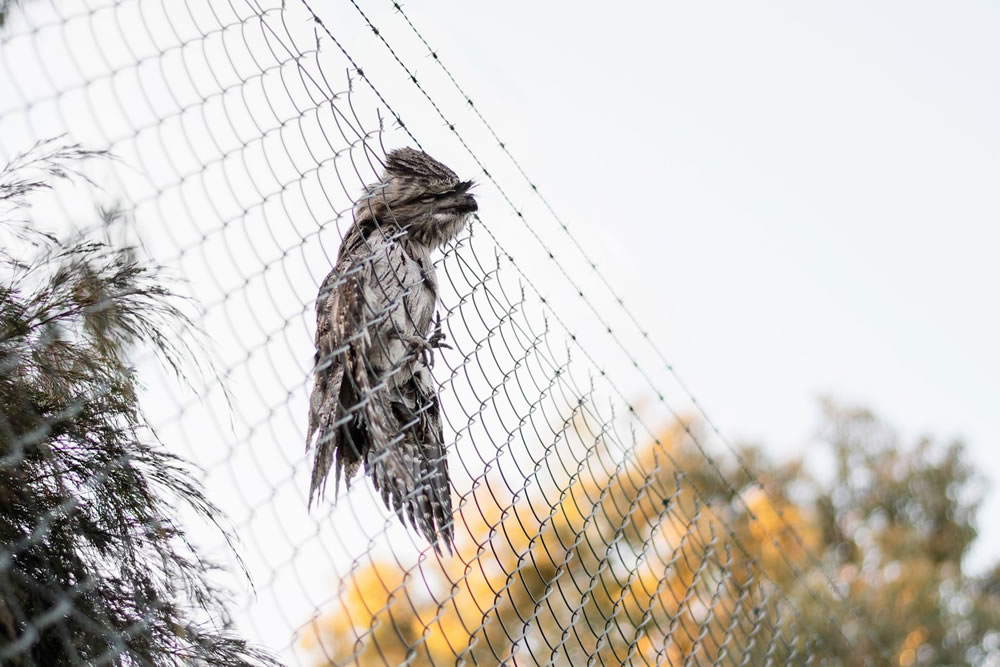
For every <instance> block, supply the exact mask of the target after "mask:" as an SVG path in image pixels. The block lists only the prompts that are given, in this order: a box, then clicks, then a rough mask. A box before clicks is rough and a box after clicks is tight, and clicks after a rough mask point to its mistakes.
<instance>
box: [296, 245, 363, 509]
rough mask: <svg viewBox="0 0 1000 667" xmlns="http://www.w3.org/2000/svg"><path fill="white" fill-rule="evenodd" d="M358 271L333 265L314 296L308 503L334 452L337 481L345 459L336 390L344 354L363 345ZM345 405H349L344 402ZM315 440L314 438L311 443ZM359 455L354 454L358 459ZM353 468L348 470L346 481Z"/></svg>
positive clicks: (350, 266)
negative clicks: (310, 463) (314, 320)
mask: <svg viewBox="0 0 1000 667" xmlns="http://www.w3.org/2000/svg"><path fill="white" fill-rule="evenodd" d="M362 289H363V288H362V284H361V276H360V272H359V271H357V270H356V268H355V267H354V266H353V263H351V262H345V263H339V262H338V265H337V267H335V268H334V270H333V271H331V272H330V274H329V275H328V276H327V277H326V279H325V280H324V281H323V285H322V286H321V287H320V291H319V296H318V297H317V299H316V366H315V370H314V375H315V380H314V383H313V391H312V396H311V397H310V401H309V427H308V430H307V432H306V449H307V450H308V449H309V448H310V447H311V446H312V445H313V444H315V446H316V453H315V457H314V461H313V471H312V482H311V485H310V489H309V503H310V504H312V499H313V496H314V495H315V494H316V492H317V491H318V492H319V494H320V495H321V496H322V494H323V492H324V490H325V487H326V479H327V477H328V476H329V474H330V467H331V466H332V465H333V463H334V457H335V454H336V455H337V480H336V482H335V487H336V486H338V485H339V481H340V475H341V472H342V469H343V468H344V465H345V461H344V456H343V455H342V454H343V453H342V452H338V450H339V449H340V448H341V447H343V446H345V445H346V443H341V442H340V433H339V428H338V427H339V425H340V424H338V419H341V418H342V417H343V412H344V411H343V409H342V407H341V394H342V389H344V387H343V384H344V376H345V373H346V371H347V366H348V360H349V352H351V351H352V348H355V347H357V348H362V349H363V348H364V347H365V346H366V343H367V340H366V338H367V330H366V327H365V326H364V316H365V309H364V307H363V295H362ZM348 407H349V406H348ZM314 441H315V442H314ZM358 458H360V456H359V457H358ZM352 473H353V471H351V470H348V479H349V478H350V475H351V474H352Z"/></svg>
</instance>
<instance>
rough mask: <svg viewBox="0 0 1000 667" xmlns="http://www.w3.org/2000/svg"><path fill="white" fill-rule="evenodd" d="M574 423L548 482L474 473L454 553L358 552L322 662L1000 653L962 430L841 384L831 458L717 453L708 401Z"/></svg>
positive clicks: (952, 657)
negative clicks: (814, 470) (927, 426)
mask: <svg viewBox="0 0 1000 667" xmlns="http://www.w3.org/2000/svg"><path fill="white" fill-rule="evenodd" d="M573 432H574V433H575V436H576V438H575V439H568V440H567V441H566V442H563V443H562V444H561V446H560V448H558V449H550V450H548V453H549V454H550V455H551V456H553V457H557V458H559V460H561V461H572V465H569V466H563V468H562V470H564V471H565V472H564V474H563V475H562V476H560V475H556V474H550V475H549V476H548V482H549V483H548V484H547V485H546V484H543V483H541V482H539V483H537V484H533V485H531V486H530V487H529V488H530V489H531V491H529V492H526V491H521V492H519V493H518V494H507V495H506V496H498V494H497V489H498V488H507V487H506V486H505V485H503V484H502V483H500V481H499V480H497V479H489V478H487V479H484V480H483V482H484V483H482V484H479V485H478V486H477V488H475V489H474V490H473V492H472V493H471V494H470V496H469V498H468V499H467V502H465V503H463V510H462V512H461V514H460V516H459V518H458V520H459V522H460V524H463V525H464V527H465V528H466V529H465V530H460V531H459V534H460V537H459V538H458V543H457V545H456V546H457V553H456V555H455V556H454V557H447V558H440V559H438V558H436V557H428V558H426V559H424V560H422V561H420V562H418V563H416V564H414V565H412V566H406V565H401V564H399V563H396V562H389V561H378V560H373V561H370V562H368V563H366V564H364V565H363V566H361V567H359V568H357V569H356V570H354V571H353V573H352V574H351V575H350V576H349V577H348V578H347V580H345V582H343V583H344V584H345V585H344V587H343V588H342V590H343V591H344V592H343V594H342V595H341V596H340V598H339V600H338V602H337V604H336V606H335V608H334V609H333V610H332V611H331V612H330V613H328V614H327V615H325V616H322V617H320V618H319V619H317V620H316V621H315V622H314V623H313V626H312V627H313V632H312V633H311V634H310V635H309V636H308V637H307V638H306V640H305V641H306V642H307V645H308V646H309V647H310V649H311V651H312V653H313V655H314V656H315V657H316V664H317V665H334V664H337V665H339V664H362V665H382V664H400V663H403V662H407V661H409V664H416V665H438V664H441V665H444V664H455V663H456V662H465V663H469V664H498V663H502V662H510V663H517V664H521V663H523V664H536V663H537V664H545V663H550V662H552V663H555V664H569V663H572V662H574V661H581V664H583V663H586V662H587V661H588V660H594V659H596V660H597V661H598V662H602V663H604V664H632V663H635V664H675V665H676V664H684V663H685V661H694V662H696V663H699V664H702V663H712V662H713V661H718V662H721V663H724V664H729V663H730V662H731V663H733V664H740V663H741V661H746V664H762V663H764V662H766V661H767V660H768V659H770V660H772V661H773V662H774V663H775V664H788V663H793V664H794V663H799V662H804V661H805V660H806V658H807V657H808V656H809V655H813V656H814V657H825V658H831V659H836V660H838V661H839V662H841V663H842V664H849V665H854V664H856V665H864V664H885V663H887V662H891V663H893V664H902V665H908V664H963V663H979V662H981V661H982V660H985V659H986V658H987V657H992V658H993V659H996V658H997V657H1000V653H998V644H1000V635H998V634H997V633H996V631H995V630H994V628H997V627H1000V581H998V577H997V572H996V571H994V573H993V574H992V575H991V576H990V575H987V576H985V577H980V578H973V577H970V576H969V575H968V574H967V573H965V572H964V571H963V569H962V559H963V556H964V555H965V553H966V552H967V550H968V547H969V546H970V545H971V543H972V541H973V539H974V537H975V531H974V529H973V527H972V518H973V513H974V510H975V507H976V505H977V502H978V498H977V497H976V496H975V494H974V487H975V482H976V480H975V477H974V475H973V474H972V471H971V469H970V468H969V466H968V465H967V464H966V463H965V462H964V459H963V456H962V450H961V447H960V446H958V445H952V446H949V447H940V446H937V445H935V444H933V443H932V442H930V441H924V442H921V443H918V444H917V445H916V446H914V447H903V446H901V445H900V444H899V443H898V442H897V440H896V436H895V434H894V433H893V432H892V431H891V430H890V429H888V427H886V426H885V425H884V424H883V423H882V422H880V421H878V420H877V419H876V418H874V417H873V416H872V415H870V414H869V413H867V412H864V411H847V410H840V409H837V408H835V407H832V406H828V407H827V410H826V413H825V426H824V435H825V440H826V443H827V445H828V448H829V449H828V451H829V453H831V454H832V456H833V459H834V460H835V461H836V466H835V470H834V471H833V473H832V475H829V477H832V478H831V479H823V480H817V479H814V478H813V477H811V476H810V475H809V474H807V472H806V469H805V466H804V464H803V463H802V462H801V461H798V460H793V461H789V462H786V463H783V464H781V465H775V464H773V463H771V462H769V461H767V460H766V459H765V458H764V457H763V456H762V455H761V454H760V452H759V450H757V449H753V448H749V447H744V448H741V449H740V451H739V458H738V459H737V458H736V457H733V456H728V457H726V460H727V462H728V463H726V464H721V463H715V462H710V460H709V459H708V458H707V457H706V454H705V453H704V452H703V451H702V450H701V449H700V445H699V442H700V441H701V440H702V438H700V437H697V436H698V433H699V429H698V425H697V424H696V423H678V424H674V425H671V426H669V427H668V428H666V429H664V431H663V432H662V433H660V434H659V435H658V436H657V437H655V438H650V439H649V440H648V441H645V442H642V443H641V444H639V445H637V446H635V447H624V446H620V445H616V444H615V443H612V442H609V441H606V440H605V436H602V435H599V434H594V433H593V432H592V431H591V430H590V429H587V428H586V425H585V424H583V423H578V424H575V428H574V429H573ZM570 440H572V442H571V441H570ZM573 451H576V452H577V455H576V456H575V457H573V458H570V457H568V456H566V454H567V453H569V452H573ZM574 466H575V469H574ZM749 470H753V471H754V473H755V474H753V475H752V476H751V475H750V474H748V471H749ZM536 477H537V476H536Z"/></svg>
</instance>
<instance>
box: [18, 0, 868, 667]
mask: <svg viewBox="0 0 1000 667" xmlns="http://www.w3.org/2000/svg"><path fill="white" fill-rule="evenodd" d="M368 4H371V5H372V6H371V7H369V6H367V5H368ZM6 12H7V15H6V16H5V23H4V26H3V28H2V32H0V63H2V67H0V160H2V161H3V162H4V163H7V162H10V161H11V160H13V159H14V158H15V157H16V156H17V155H19V154H21V153H23V152H24V151H27V150H29V149H30V148H31V147H32V146H33V145H35V144H36V142H38V141H43V140H46V139H49V138H53V137H62V139H61V141H64V142H65V143H67V144H79V145H80V146H82V147H83V148H86V149H92V150H108V151H110V153H111V154H113V156H114V157H113V159H111V160H96V161H91V162H90V163H88V166H87V172H86V173H87V176H88V177H89V178H90V179H91V180H92V181H93V182H94V183H95V184H97V185H98V186H99V190H97V191H96V193H97V194H96V195H95V191H94V190H91V189H88V190H87V192H86V193H81V189H80V188H76V189H65V188H59V189H58V190H57V194H58V195H59V196H58V197H57V198H55V199H53V200H51V201H49V202H47V203H46V202H42V203H39V204H38V205H37V206H36V208H35V209H34V211H35V212H34V214H33V216H32V217H33V220H35V221H38V222H40V223H43V222H45V221H46V220H54V219H56V216H57V215H59V216H61V218H64V219H65V218H68V219H73V220H80V221H81V223H82V224H83V226H84V227H88V225H87V224H86V219H81V218H85V216H83V215H81V214H80V212H81V211H86V210H87V208H86V206H84V204H87V205H89V203H88V202H89V201H90V199H88V198H89V197H93V196H97V197H98V198H103V199H106V200H117V201H119V202H120V203H121V206H122V208H123V209H125V210H127V211H128V212H129V215H127V216H105V218H104V220H103V222H102V223H101V224H99V225H97V226H93V225H90V226H89V227H88V228H89V231H90V232H91V233H96V234H100V235H103V236H106V237H109V238H112V239H114V240H116V242H117V241H118V240H124V241H127V242H130V243H138V244H139V245H141V247H142V254H143V255H144V256H148V257H149V258H151V259H152V260H153V261H155V262H156V263H158V264H160V265H162V266H164V267H166V269H167V271H168V273H170V274H172V275H174V276H177V277H180V278H182V279H183V283H181V284H180V285H179V287H178V289H179V290H181V291H184V292H186V296H189V297H191V303H192V304H194V305H195V306H196V308H197V316H196V318H195V319H196V324H197V326H198V328H199V329H200V330H201V331H203V332H204V333H205V334H207V339H208V340H209V341H210V347H211V349H210V350H209V357H210V358H211V359H212V360H213V363H214V367H215V368H216V369H217V372H206V373H203V374H201V375H198V374H195V376H194V377H195V380H194V381H193V385H194V387H193V389H194V391H190V390H188V389H185V388H183V387H181V386H179V385H178V383H177V382H176V381H175V380H174V379H173V378H172V376H170V375H169V374H167V373H163V372H162V371H161V370H160V365H159V364H157V363H156V361H155V359H154V358H152V357H151V356H150V357H142V358H140V359H138V360H137V362H136V363H137V367H138V374H139V376H140V378H142V382H143V384H145V385H146V387H147V388H146V391H145V393H144V394H143V398H142V401H143V403H142V405H143V409H144V412H145V413H146V415H147V417H148V420H149V422H150V424H152V426H153V427H154V430H155V433H156V436H157V438H158V439H159V440H160V441H161V442H162V443H163V444H164V446H165V447H166V448H167V449H168V450H170V451H173V452H176V453H177V454H179V455H181V456H182V457H184V458H186V459H190V460H192V461H194V462H195V463H197V464H198V466H200V468H201V469H202V470H204V476H203V480H202V481H203V482H204V484H205V488H206V495H207V497H208V498H210V499H211V500H213V501H214V502H215V503H217V504H218V505H219V506H220V507H221V508H222V510H224V511H225V513H226V514H228V516H229V517H230V520H231V521H232V523H233V525H234V526H235V532H236V534H237V537H238V538H239V542H238V544H237V546H236V551H237V552H238V553H239V554H240V555H241V556H242V559H243V563H244V564H245V567H246V569H247V571H248V572H249V574H250V575H251V577H252V579H253V581H254V584H255V586H254V589H253V590H252V591H246V592H245V593H244V594H243V595H240V596H239V598H238V600H237V601H236V604H235V605H234V609H235V618H234V626H233V627H234V629H235V630H234V631H235V632H237V633H238V634H239V635H240V636H243V637H246V638H247V639H249V640H250V641H251V642H253V643H254V644H256V645H259V646H263V647H265V648H267V649H269V650H271V651H274V652H275V653H277V654H279V655H280V656H281V657H282V659H284V660H286V661H288V662H290V663H297V664H353V663H361V664H382V663H386V664H397V663H404V662H406V663H411V664H452V663H466V664H467V663H474V664H497V663H501V662H509V663H517V664H569V663H570V662H571V661H581V664H582V661H587V664H596V663H600V664H633V663H643V664H734V665H742V664H798V663H808V662H828V661H829V660H833V661H834V662H836V661H837V658H835V657H834V656H838V655H844V653H843V652H842V651H843V647H845V646H854V645H861V644H865V645H869V646H871V647H875V651H876V652H878V651H880V650H881V649H880V638H879V637H877V636H872V634H871V633H870V632H869V630H868V628H867V627H866V626H865V624H864V623H863V622H861V621H859V620H858V619H857V618H856V617H855V615H854V614H853V612H852V609H851V606H850V603H849V601H848V600H847V599H846V598H847V595H846V591H845V590H844V589H843V587H842V586H841V585H839V583H838V581H836V580H835V579H834V578H833V577H832V576H831V575H830V574H829V573H828V568H827V567H826V564H824V563H823V562H821V561H820V558H819V556H817V555H816V554H814V553H813V550H812V545H811V543H812V541H813V538H812V536H811V535H810V534H809V533H808V531H803V530H801V529H800V526H799V525H798V524H797V522H796V517H795V516H794V515H793V514H791V513H790V512H788V511H786V507H787V504H786V503H785V502H784V499H781V498H777V497H775V496H774V495H773V494H772V493H771V492H770V490H769V488H768V485H767V484H766V482H764V481H762V480H760V479H758V477H757V475H756V474H755V472H754V470H753V469H752V467H751V464H750V462H748V461H746V460H745V458H744V457H743V455H742V454H741V451H740V450H738V449H737V448H735V447H733V446H731V445H730V444H729V443H728V442H727V441H726V440H725V438H723V437H722V436H721V435H720V434H719V432H718V430H717V429H715V428H714V427H713V426H712V424H711V421H710V420H709V419H708V417H707V415H704V414H702V413H701V411H700V408H699V406H698V404H697V402H696V401H695V400H694V399H693V398H692V397H691V396H690V394H689V392H688V391H687V389H686V388H685V386H684V385H683V383H682V382H681V381H680V379H679V378H678V377H677V376H676V375H675V374H674V373H673V370H672V368H671V366H670V364H669V362H668V360H667V359H666V358H665V357H664V355H663V354H662V352H661V351H660V350H659V349H658V348H657V347H656V345H655V343H654V341H653V340H652V339H651V338H650V336H649V335H648V334H647V333H646V332H644V331H643V330H642V328H641V326H640V324H639V322H638V320H637V319H636V318H635V317H634V315H633V313H632V312H631V311H630V310H629V308H628V305H627V303H626V302H625V301H624V300H623V299H622V298H620V296H619V295H618V294H617V293H616V292H615V291H614V288H613V287H612V286H611V285H610V284H609V283H608V281H607V280H606V279H605V277H604V275H603V274H602V273H601V271H600V270H599V268H598V267H597V266H596V265H595V264H594V262H592V261H591V259H590V257H589V256H588V255H587V254H586V251H585V249H584V245H585V244H582V243H580V242H578V239H577V238H576V237H575V236H574V233H573V226H572V224H571V223H570V222H568V221H563V220H561V219H560V218H559V217H558V216H557V214H556V212H555V211H554V210H553V208H552V206H550V205H549V203H548V202H547V201H546V200H545V198H544V197H543V196H542V194H541V192H540V190H539V188H538V187H536V184H535V183H534V182H533V181H532V180H531V179H530V177H529V176H528V175H527V174H526V173H525V171H524V169H523V168H522V166H521V165H520V164H519V163H518V162H517V160H516V159H515V155H514V153H513V151H512V149H509V148H508V146H507V144H506V143H505V142H504V140H503V139H501V137H500V136H498V134H497V131H495V130H494V125H491V124H490V122H489V121H488V120H487V118H485V117H484V116H483V114H481V112H480V109H479V107H478V106H477V104H476V103H475V100H473V99H472V98H471V97H470V96H469V95H468V94H467V93H466V92H465V89H463V88H462V87H461V86H460V84H459V83H458V82H457V80H456V77H455V76H453V74H452V70H450V69H449V64H448V63H447V62H446V61H445V59H444V58H443V56H440V55H439V54H438V53H437V52H436V51H435V49H434V46H433V45H432V44H430V43H429V42H428V40H427V39H426V38H425V37H424V35H423V34H422V33H421V32H420V30H419V29H418V27H417V26H415V24H414V22H413V21H411V19H410V17H409V16H408V15H407V13H406V9H405V8H404V7H402V6H401V5H399V4H397V3H392V2H384V3H379V2H373V3H366V4H365V6H364V7H362V6H361V5H359V4H358V3H355V2H353V0H350V1H349V2H339V1H338V2H313V3H307V2H304V1H302V0H288V1H287V2H277V1H274V2H265V3H262V2H257V1H255V0H226V1H218V2H216V1H214V0H213V1H210V2H191V1H186V2H167V1H166V0H79V1H76V2H70V1H66V2H62V1H59V2H52V1H50V0H25V2H24V3H22V4H18V5H15V6H10V7H8V8H7V9H6ZM402 145H411V146H417V147H420V148H421V149H423V150H426V151H427V152H428V153H430V154H431V155H433V156H434V157H435V158H438V159H439V160H441V161H442V162H443V163H445V164H447V165H449V166H450V167H451V168H452V169H454V170H455V171H456V172H457V173H458V175H459V177H461V178H472V179H475V180H476V181H477V182H478V186H477V189H476V191H475V192H476V196H477V198H478V201H479V214H478V216H477V217H475V218H474V219H473V220H472V221H471V222H470V223H469V224H468V225H467V226H466V227H465V229H464V230H463V231H462V232H461V233H460V234H459V236H458V237H457V239H455V240H454V241H452V242H450V243H449V244H448V245H447V246H446V247H445V249H444V252H443V253H439V254H437V255H435V263H436V275H437V282H438V292H439V304H440V305H439V307H438V310H439V311H440V314H441V321H442V326H443V331H444V333H445V334H446V336H447V339H446V340H447V342H448V344H449V345H450V346H451V349H440V350H437V351H436V352H435V357H436V363H435V365H434V367H433V377H434V380H435V385H436V386H435V390H436V391H437V392H438V393H439V395H440V401H441V411H442V422H443V432H444V442H445V444H446V446H447V458H448V467H449V469H450V478H451V494H452V502H453V506H454V523H455V545H454V546H455V553H454V555H447V553H445V554H444V555H442V554H438V553H436V552H435V551H434V549H433V548H431V546H429V545H428V544H427V543H426V541H424V540H423V539H422V538H421V537H419V536H418V535H417V533H416V532H415V531H412V530H408V529H407V528H406V527H405V526H404V525H403V523H402V522H401V521H399V520H398V519H397V517H396V515H395V514H394V513H393V512H391V511H390V510H387V509H386V508H385V506H384V505H383V504H382V502H381V499H380V498H379V497H378V493H377V492H376V491H375V490H373V488H372V486H371V485H370V483H369V482H368V481H367V480H363V479H362V478H361V477H359V478H357V479H356V480H355V483H354V484H353V485H352V487H351V490H350V492H349V493H344V492H343V490H342V489H341V493H340V497H339V498H338V499H337V500H336V502H335V503H334V502H332V498H329V496H332V495H333V494H332V493H330V494H328V499H327V500H326V501H322V502H320V503H319V504H318V505H317V504H316V503H314V504H313V506H312V509H311V510H307V507H306V499H307V495H308V491H309V475H310V468H311V463H312V458H311V454H310V455H307V454H306V453H305V441H306V425H307V414H308V411H309V399H308V393H309V390H310V387H311V373H312V370H313V352H314V349H315V345H314V333H315V326H316V319H315V310H314V308H315V301H316V295H317V293H318V292H319V288H320V284H321V282H322V281H323V279H324V277H325V276H326V275H327V273H328V272H329V271H330V269H331V266H332V265H333V264H334V262H335V261H336V257H337V250H338V247H339V246H340V244H341V241H342V239H343V235H344V234H345V232H346V230H347V229H348V227H349V226H350V225H351V224H352V221H353V220H354V209H355V205H356V203H357V201H358V200H359V198H360V197H361V196H362V195H363V194H364V193H365V187H366V185H369V184H372V183H377V182H379V180H380V178H381V177H382V174H383V165H384V160H385V154H386V149H387V147H395V146H402ZM199 378H200V379H199ZM639 397H646V398H645V399H641V400H640V398H639ZM663 424H668V425H667V426H665V427H664V426H663ZM6 460H7V461H8V465H10V466H15V465H16V463H13V462H12V461H13V459H6ZM192 530H194V531H195V532H194V534H193V537H192V540H193V542H194V543H196V544H199V545H200V546H202V548H204V549H205V550H206V551H207V552H208V553H210V554H214V555H217V556H218V555H219V554H223V555H221V556H219V557H220V558H223V559H225V558H226V556H225V555H224V552H221V551H219V549H218V548H217V547H219V546H221V545H220V544H218V542H219V540H218V538H217V537H215V535H214V534H213V533H208V532H207V531H206V532H204V534H202V533H199V532H198V530H199V529H197V528H193V529H192ZM42 532H44V531H42ZM36 537H37V538H38V539H39V540H41V541H44V535H40V534H39V535H36ZM5 548H6V545H5ZM15 561H16V559H13V560H12V557H11V556H9V555H8V557H5V559H4V560H3V562H2V563H0V567H2V568H5V569H7V570H10V568H12V567H14V565H12V563H14V562H15ZM234 566H235V564H234ZM225 584H226V585H227V586H229V587H232V586H234V585H237V584H233V581H232V580H231V579H230V578H226V579H225ZM73 604H74V601H73V598H72V596H68V597H67V598H66V599H64V600H53V601H52V603H51V609H50V610H49V611H48V612H46V614H45V615H44V616H45V617H44V618H40V617H39V618H36V617H21V616H20V615H19V614H17V613H15V611H16V610H15V606H14V605H10V604H8V605H6V607H5V608H4V609H0V611H4V610H6V611H5V613H3V614H0V617H2V618H0V621H2V622H3V623H2V624H3V625H4V626H5V631H6V632H7V639H8V640H10V641H9V642H8V643H7V648H6V649H5V651H6V653H5V655H4V661H5V663H6V662H7V661H8V660H9V661H12V664H16V663H17V661H18V660H23V661H24V663H25V664H31V661H30V660H29V659H28V657H27V656H29V655H30V651H31V647H32V645H33V642H34V641H36V640H37V637H38V634H37V633H33V632H32V630H31V628H32V627H33V626H36V625H38V624H44V625H45V626H53V625H54V626H59V624H60V623H63V622H64V619H65V618H66V615H67V614H68V613H70V612H68V611H67V607H66V605H68V606H69V607H70V608H72V606H73ZM12 647H13V648H12ZM104 661H107V662H115V661H119V662H125V663H126V664H130V663H129V662H128V659H127V658H124V657H122V656H121V655H117V656H116V655H115V654H114V653H113V652H112V653H110V654H107V655H106V660H104ZM98 662H99V661H98ZM136 662H137V664H142V660H136ZM180 662H184V659H183V658H181V659H180Z"/></svg>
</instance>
